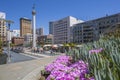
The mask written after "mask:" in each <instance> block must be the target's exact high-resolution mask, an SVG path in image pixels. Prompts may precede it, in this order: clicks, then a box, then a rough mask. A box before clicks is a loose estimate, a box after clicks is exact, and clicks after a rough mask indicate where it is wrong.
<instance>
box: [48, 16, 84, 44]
mask: <svg viewBox="0 0 120 80" xmlns="http://www.w3.org/2000/svg"><path fill="white" fill-rule="evenodd" d="M81 22H83V21H82V20H78V19H76V18H74V17H72V16H68V17H66V18H63V19H60V20H57V21H52V22H50V23H49V29H50V33H51V34H53V36H54V44H63V43H70V40H71V39H72V38H71V37H72V36H71V35H72V32H71V31H72V30H71V29H72V28H71V27H72V26H73V25H74V24H77V23H81Z"/></svg>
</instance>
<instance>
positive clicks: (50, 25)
mask: <svg viewBox="0 0 120 80" xmlns="http://www.w3.org/2000/svg"><path fill="white" fill-rule="evenodd" d="M53 23H54V22H49V34H53Z"/></svg>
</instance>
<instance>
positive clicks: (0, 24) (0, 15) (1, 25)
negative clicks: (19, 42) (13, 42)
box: [0, 12, 6, 41]
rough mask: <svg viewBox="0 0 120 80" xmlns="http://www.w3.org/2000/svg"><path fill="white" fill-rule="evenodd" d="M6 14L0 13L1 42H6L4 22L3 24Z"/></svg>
mask: <svg viewBox="0 0 120 80" xmlns="http://www.w3.org/2000/svg"><path fill="white" fill-rule="evenodd" d="M5 18H6V14H5V13H3V12H0V36H1V39H2V41H6V22H5Z"/></svg>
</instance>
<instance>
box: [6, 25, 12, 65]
mask: <svg viewBox="0 0 120 80" xmlns="http://www.w3.org/2000/svg"><path fill="white" fill-rule="evenodd" d="M7 37H8V63H9V62H11V60H10V58H11V54H10V23H8V33H7Z"/></svg>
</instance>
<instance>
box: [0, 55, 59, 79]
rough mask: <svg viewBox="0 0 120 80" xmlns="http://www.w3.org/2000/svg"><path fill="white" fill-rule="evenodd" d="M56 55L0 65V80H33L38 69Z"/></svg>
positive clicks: (38, 72)
mask: <svg viewBox="0 0 120 80" xmlns="http://www.w3.org/2000/svg"><path fill="white" fill-rule="evenodd" d="M57 56H58V55H57ZM57 56H51V57H45V58H40V59H37V60H30V61H24V62H18V63H11V64H5V65H0V80H35V79H36V78H39V74H40V70H41V69H43V68H44V66H45V65H46V64H48V63H51V62H52V61H53V60H55V59H56V57H57Z"/></svg>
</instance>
